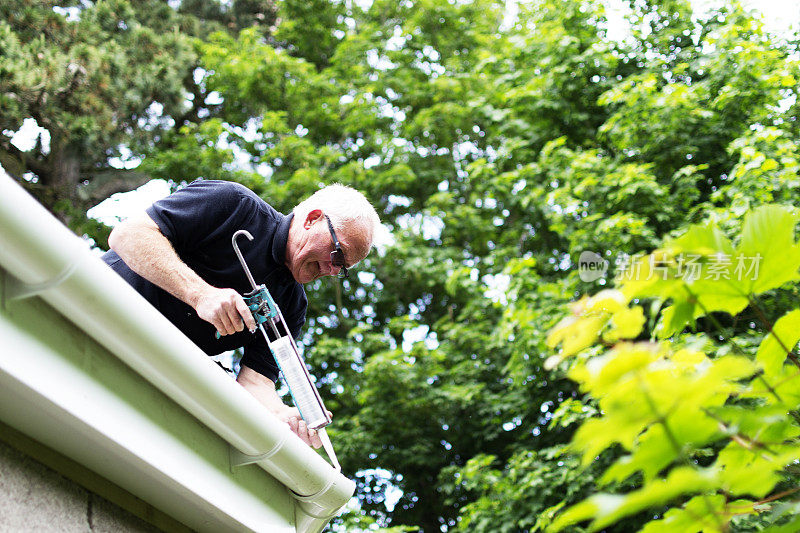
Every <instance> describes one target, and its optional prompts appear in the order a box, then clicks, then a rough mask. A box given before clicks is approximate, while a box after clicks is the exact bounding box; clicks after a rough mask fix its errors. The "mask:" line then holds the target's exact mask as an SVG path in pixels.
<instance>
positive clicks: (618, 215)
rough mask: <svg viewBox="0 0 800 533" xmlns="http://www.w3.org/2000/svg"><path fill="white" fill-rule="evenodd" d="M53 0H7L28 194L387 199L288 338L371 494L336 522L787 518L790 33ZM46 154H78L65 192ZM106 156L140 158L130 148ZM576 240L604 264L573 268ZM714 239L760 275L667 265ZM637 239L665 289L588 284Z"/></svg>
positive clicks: (745, 522)
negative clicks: (40, 135) (351, 269)
mask: <svg viewBox="0 0 800 533" xmlns="http://www.w3.org/2000/svg"><path fill="white" fill-rule="evenodd" d="M45 4H46V3H40V4H38V5H37V7H31V6H30V4H29V3H27V2H11V3H8V2H7V3H5V4H4V5H3V7H2V8H0V10H2V12H3V15H4V17H3V18H2V19H0V20H2V22H0V41H1V42H2V44H3V46H2V48H0V50H2V51H1V52H0V69H2V72H3V74H4V75H3V76H0V87H2V91H0V110H2V113H0V116H2V119H0V120H2V129H4V130H6V131H7V132H10V131H16V130H17V129H18V128H19V127H20V125H21V122H22V120H23V119H24V118H27V117H33V118H35V119H36V120H37V122H38V123H39V125H40V126H43V127H45V128H47V129H48V131H50V134H51V143H50V145H51V149H50V151H49V153H45V151H44V150H43V147H42V146H38V147H36V148H34V149H33V150H31V151H29V152H25V153H21V152H19V150H17V149H15V148H14V147H13V145H11V144H10V143H9V140H8V135H5V136H2V137H0V158H2V159H0V162H1V163H2V164H3V166H4V167H5V168H6V169H8V170H9V171H10V172H12V173H13V174H15V175H17V176H22V175H23V174H25V173H26V172H30V173H32V175H33V176H34V178H31V180H30V181H29V182H26V183H27V185H28V187H30V188H31V189H33V190H35V191H37V193H38V194H39V195H40V198H43V199H45V200H46V199H47V195H48V194H52V198H55V199H66V198H69V199H72V201H75V205H76V206H77V208H76V209H77V211H80V216H81V217H82V216H83V215H82V212H83V210H84V208H85V207H87V206H89V205H92V204H93V203H95V202H96V201H99V200H100V199H102V198H104V197H105V196H106V195H107V194H108V193H109V192H111V191H112V190H123V189H125V188H130V187H133V186H136V185H137V184H138V183H142V182H144V181H146V180H147V179H150V178H164V179H167V180H170V181H172V182H174V183H180V182H182V181H190V180H193V179H195V178H197V177H201V176H202V177H207V178H221V179H230V180H236V181H239V182H241V183H244V184H246V185H247V186H249V187H251V188H252V189H254V190H255V191H257V192H258V193H259V194H260V195H262V196H263V197H264V198H265V199H266V200H267V201H269V202H270V203H271V204H273V205H274V206H275V207H276V208H278V209H281V210H283V211H287V210H289V209H291V207H292V206H293V205H294V204H295V203H296V202H297V200H298V199H300V198H302V197H304V196H306V195H307V194H309V193H310V192H312V191H313V190H315V189H317V188H318V187H319V186H320V185H322V184H325V183H331V182H341V183H345V184H348V185H352V186H354V187H356V188H358V189H360V190H362V191H364V192H365V193H366V194H367V196H368V197H369V198H370V199H371V200H372V201H373V202H374V204H375V205H376V206H377V207H378V209H379V211H380V212H381V215H382V219H383V221H384V222H385V224H386V226H387V227H388V228H389V229H390V230H391V232H392V236H391V239H388V240H387V242H386V243H384V244H382V245H381V247H380V249H379V251H378V252H377V253H373V254H372V255H371V256H370V257H369V258H368V259H367V260H366V261H364V263H363V264H362V265H360V266H359V268H358V271H359V272H358V273H354V275H353V276H351V278H350V279H349V280H346V281H343V282H338V281H336V280H320V281H317V282H314V283H312V284H310V285H308V286H307V290H308V292H309V295H310V302H311V303H310V308H309V316H308V323H307V324H308V326H307V329H306V336H305V338H304V339H303V345H304V347H305V351H306V354H307V356H308V360H309V362H310V363H311V365H312V366H313V370H314V373H315V374H316V375H317V376H318V378H319V384H320V386H321V388H322V393H323V395H324V397H325V400H326V404H327V405H328V406H329V408H330V409H331V410H332V411H333V412H334V414H335V422H334V424H333V425H332V426H331V430H330V431H331V436H332V438H333V439H334V441H335V443H336V446H337V449H338V450H339V454H340V459H341V461H342V464H343V467H344V470H345V471H346V472H347V473H348V474H350V475H352V476H354V477H355V479H356V480H357V482H358V494H357V495H358V502H357V505H356V506H355V507H354V509H353V510H351V511H350V512H349V513H348V514H347V515H345V516H343V517H341V518H339V524H340V527H342V528H346V529H347V530H348V531H350V530H358V529H359V528H362V529H377V528H380V527H392V528H395V529H394V530H396V531H400V530H407V531H417V530H424V531H426V532H432V531H441V530H451V531H454V530H464V531H471V532H484V531H485V532H495V531H523V530H531V531H539V530H542V529H543V528H546V527H548V526H551V527H558V526H561V525H565V526H566V524H567V523H569V524H571V525H569V526H567V527H568V528H569V529H570V530H574V531H580V530H582V529H583V528H585V527H590V528H591V527H596V528H604V529H605V530H607V531H620V532H627V531H635V530H638V529H641V528H650V529H652V528H658V527H662V528H670V527H672V526H673V525H674V524H688V525H686V526H685V530H687V531H689V530H692V528H695V529H697V527H696V526H697V524H700V523H703V524H704V523H705V522H703V521H704V520H706V519H708V525H707V526H703V527H706V528H707V530H710V531H713V530H714V528H718V527H720V524H722V525H723V526H725V525H726V524H730V527H731V528H741V529H742V530H747V529H748V528H751V529H755V528H757V527H760V526H762V525H764V524H766V523H776V524H777V523H780V520H784V519H785V518H781V516H787V517H788V516H791V515H792V514H793V510H794V507H793V505H795V504H793V503H792V495H791V494H788V493H787V494H785V495H784V494H783V493H785V492H786V491H787V490H790V486H791V479H793V478H791V476H792V475H794V474H793V472H792V468H788V470H787V469H786V468H783V467H785V466H786V465H789V464H790V463H791V461H792V457H793V456H791V453H793V452H791V451H790V450H789V449H788V448H789V447H788V446H787V445H786V442H784V441H785V440H787V439H792V438H794V437H795V434H794V431H795V429H794V428H795V427H796V424H795V422H794V419H793V418H791V416H788V417H787V413H790V412H792V411H793V410H794V407H792V406H791V405H789V403H788V402H791V398H792V397H793V396H792V394H793V393H792V392H791V387H792V385H791V383H792V382H791V380H790V379H789V377H790V376H791V371H792V370H793V367H792V366H790V365H785V364H784V363H783V361H784V359H785V358H786V357H785V356H784V354H785V353H788V352H789V351H791V350H790V349H791V348H792V347H791V346H789V344H791V343H792V342H793V341H794V340H796V339H795V338H794V336H793V335H794V332H795V330H796V328H794V327H793V325H794V322H795V321H796V315H795V314H794V310H795V308H796V307H797V304H796V302H797V297H798V287H797V285H796V282H795V278H794V275H795V274H796V266H794V267H793V263H791V262H790V259H791V258H792V257H794V256H793V255H792V254H794V250H795V246H796V245H795V241H794V238H793V236H792V234H791V232H790V231H789V230H790V229H791V226H792V224H793V220H794V218H793V217H794V214H793V212H792V211H791V210H788V208H780V207H775V206H772V207H768V208H766V207H762V206H765V205H767V204H783V205H791V203H793V202H795V201H796V200H795V198H796V195H797V189H798V186H800V182H799V181H798V177H797V169H798V139H799V137H798V135H799V134H800V130H798V124H797V120H796V115H797V112H796V111H797V109H796V108H797V101H796V95H797V91H798V79H800V75H799V74H798V62H797V59H796V57H797V56H796V47H795V43H793V42H784V41H781V40H779V39H778V38H776V37H775V36H772V35H769V34H768V33H767V32H766V31H765V30H764V28H763V27H762V25H761V23H760V22H759V20H758V19H757V18H756V17H754V16H753V15H752V14H750V13H748V12H746V11H745V10H744V9H743V8H742V7H741V6H740V5H739V4H738V3H735V2H730V3H725V4H720V5H719V6H717V9H715V10H714V11H713V12H710V13H708V14H702V13H693V12H692V9H691V5H690V4H689V3H688V2H687V1H681V0H658V1H656V0H641V1H639V0H637V1H631V2H629V14H628V18H629V24H630V32H629V34H628V35H627V36H625V37H624V38H622V39H612V38H610V37H609V35H608V32H607V28H608V25H609V23H608V20H607V16H606V13H605V10H604V7H603V4H602V3H601V2H597V1H581V0H559V1H554V0H535V1H532V2H524V3H523V2H521V3H519V5H518V9H519V12H518V13H517V14H516V16H514V17H511V16H509V14H508V12H507V10H506V6H505V3H504V2H501V1H493V0H472V1H468V2H466V1H465V2H461V1H459V2H444V1H439V0H415V1H412V0H409V1H401V2H397V1H395V0H391V1H390V0H374V1H373V2H371V3H370V2H351V1H327V0H315V1H311V2H299V1H294V0H284V1H280V2H276V3H274V4H272V3H268V2H252V1H236V2H198V1H188V0H184V1H183V2H169V3H164V2H134V1H132V0H130V1H125V0H115V1H113V2H112V1H98V2H94V3H90V2H81V3H77V2H75V3H72V4H70V3H58V4H55V3H52V4H46V5H45ZM70 6H73V8H74V10H77V13H78V15H79V16H78V17H77V18H75V17H72V18H67V17H66V16H64V15H63V14H62V12H63V10H62V9H61V8H66V7H70ZM54 7H57V8H59V9H56V10H54V9H53V8H54ZM79 28H80V31H79ZM45 30H47V31H45ZM40 54H41V57H40ZM69 65H74V66H72V67H70V66H69ZM78 67H79V68H78ZM70 68H72V69H76V68H77V71H76V72H78V73H79V75H78V76H77V77H75V74H74V73H73V72H72V71H71V70H70ZM81 69H82V70H81ZM72 80H76V81H74V83H73V82H72ZM90 80H91V81H90ZM65 91H66V92H65ZM154 102H158V105H157V106H156V105H154ZM59 143H67V145H68V146H71V147H77V148H72V149H73V150H77V153H79V154H80V161H81V168H80V173H79V174H80V179H78V180H77V181H72V182H70V183H72V184H73V186H72V187H71V188H69V190H66V189H65V190H63V191H58V190H56V189H53V188H52V183H54V182H53V181H52V180H51V178H50V177H49V176H50V174H48V173H47V169H49V168H51V167H52V168H61V167H59V166H58V165H55V161H56V160H57V158H58V156H57V153H58V152H57V150H56V147H58V146H61V145H62V144H59ZM123 153H125V154H127V153H130V156H129V157H130V159H135V158H140V159H141V163H140V164H139V165H138V166H137V167H136V168H134V169H131V170H127V169H119V168H115V167H114V166H113V164H112V163H113V160H114V157H115V156H118V155H121V154H123ZM48 165H50V166H48ZM117 166H119V165H117ZM106 173H108V174H106ZM123 174H124V175H125V176H126V177H125V183H126V185H125V186H124V187H122V186H119V187H113V188H108V189H104V188H103V187H101V185H102V183H104V182H103V181H102V180H101V179H100V178H101V177H102V176H106V175H108V176H109V177H110V176H112V175H113V176H121V175H123ZM75 175H77V174H75V173H73V174H71V176H75ZM27 176H28V177H30V176H31V174H27ZM133 176H138V177H136V178H134V177H133ZM34 181H36V183H34ZM48 191H52V192H48ZM92 191H96V192H92ZM100 191H102V192H100ZM76 198H86V199H87V200H86V203H80V202H77V201H76V200H75V199H76ZM48 205H50V206H51V207H53V208H54V209H56V210H61V213H62V216H64V217H65V218H68V217H70V216H73V217H77V215H75V214H69V213H70V212H69V211H64V210H63V206H62V205H61V204H58V202H57V201H49V202H48ZM64 213H67V214H66V215H64ZM746 213H750V215H748V216H747V218H746V219H745V214H746ZM78 218H80V217H78ZM75 220H77V218H76V219H75ZM690 224H694V225H693V226H689V225H690ZM78 226H79V225H78V224H77V223H73V227H76V228H78ZM765 227H766V228H769V230H765V229H764V228H765ZM778 228H781V231H780V232H778V231H775V230H777V229H778ZM79 231H80V229H79ZM728 239H732V240H730V241H729V240H728ZM583 251H594V252H597V253H599V254H600V255H601V257H602V258H605V259H606V260H607V261H608V263H609V270H608V273H607V275H606V276H605V278H603V279H602V280H599V281H595V282H585V281H582V280H581V279H580V277H579V275H578V274H579V273H578V271H577V262H578V258H579V256H580V254H581V252H583ZM656 251H658V253H663V254H665V255H663V257H661V256H656V255H654V254H655V253H656ZM716 252H721V253H723V254H727V255H729V256H730V257H735V256H736V254H737V253H741V254H743V255H753V254H754V253H755V254H759V253H760V254H761V255H762V257H763V260H762V263H761V264H760V268H761V271H760V273H759V277H758V279H757V280H756V281H755V282H753V283H752V284H747V283H742V284H738V285H737V284H728V283H723V282H721V281H720V280H698V281H696V282H695V283H693V284H691V286H689V284H686V283H683V282H682V281H681V279H680V278H679V277H676V274H675V273H676V272H677V268H678V266H677V264H678V258H679V257H681V255H680V254H681V253H683V254H684V257H685V256H686V255H688V254H692V255H699V256H700V257H701V258H702V260H700V259H698V260H697V261H696V263H697V264H699V265H700V267H699V268H700V269H701V273H703V274H704V273H707V272H708V271H709V269H710V268H711V266H712V260H713V258H714V257H716V256H715V255H714V254H715V253H716ZM778 253H779V254H781V260H780V261H776V259H775V258H776V257H777V255H776V254H778ZM647 257H660V259H659V262H658V263H657V266H659V267H663V268H662V270H660V271H659V272H661V271H666V272H667V273H668V274H669V276H672V277H670V278H669V279H667V280H660V278H659V283H658V284H656V283H653V284H639V285H637V284H636V283H634V282H633V281H629V282H624V283H623V282H622V281H619V282H617V287H616V288H615V289H614V291H612V292H606V293H600V294H595V295H594V296H592V297H591V298H588V297H587V298H586V299H580V295H581V294H584V293H597V292H598V289H599V288H606V287H610V286H611V283H612V281H611V280H612V278H613V274H614V273H615V272H616V273H619V272H620V271H622V270H623V267H625V266H629V265H632V264H634V263H635V261H636V260H638V261H640V262H639V263H636V264H641V265H642V266H641V267H640V268H643V269H644V268H645V266H646V265H649V263H648V261H647V260H646V259H644V258H647ZM792 260H793V259H792ZM662 263H663V265H662ZM654 264H655V263H654ZM692 268H698V267H694V266H693V267H692ZM715 268H718V267H716V266H715ZM735 268H736V263H735V262H734V261H732V262H731V264H730V265H729V269H728V270H723V273H726V272H727V273H728V274H729V275H731V276H732V275H733V274H735ZM792 268H794V270H791V269H792ZM703 269H705V270H703ZM720 276H721V274H720ZM718 281H719V282H718ZM712 282H713V283H712ZM598 283H604V284H605V287H603V286H598ZM686 287H688V289H687V288H686ZM569 302H572V304H570V305H572V309H573V311H572V312H573V313H574V316H573V318H572V319H571V320H572V322H570V323H569V324H566V323H562V324H561V326H560V328H559V329H556V330H554V331H555V332H556V333H553V334H552V335H553V336H551V338H550V343H549V344H550V345H548V332H549V331H551V330H552V328H553V327H554V326H556V324H558V323H559V322H560V320H561V319H562V318H563V315H564V308H565V306H566V305H568V304H569ZM762 314H763V315H764V317H763V318H762V316H761V315H762ZM784 316H785V318H781V317H784ZM770 324H772V325H770ZM770 331H775V332H776V334H775V335H771V334H770ZM559 332H560V333H559ZM559 335H560V337H559ZM769 339H773V340H769ZM778 339H780V341H781V342H780V343H779V342H778ZM556 342H558V343H560V344H559V346H560V349H561V354H560V355H557V356H555V358H551V357H554V352H553V349H552V348H551V346H552V345H554V343H556ZM781 343H782V344H783V345H784V346H781ZM787 343H788V344H787ZM792 346H793V345H792ZM784 348H786V350H785V352H784V351H783V349H784ZM548 359H549V361H550V364H549V365H545V361H548ZM790 361H791V359H790ZM602 369H604V370H605V371H604V372H600V370H602ZM596 372H599V373H596ZM640 382H641V383H644V385H641V384H640ZM767 384H768V385H769V387H771V388H772V389H773V390H774V391H776V392H777V396H779V397H780V399H779V398H777V397H776V396H775V395H774V394H772V392H771V391H770V390H769V389H768V388H767ZM637 387H638V388H637ZM784 389H785V390H784ZM642 391H646V394H645V393H644V392H642ZM765 391H766V392H765ZM648 398H650V399H651V400H652V406H651V405H650V403H648ZM670 402H672V403H670ZM742 443H744V444H749V445H750V446H751V448H750V449H748V448H747V447H746V446H743V444H742ZM676 444H677V445H676ZM761 445H763V446H766V447H768V448H769V450H770V451H768V452H765V454H753V453H752V451H751V450H752V449H757V448H758V446H761ZM748 454H749V455H748ZM739 466H741V468H738V467H739ZM782 468H783V470H781V469H782ZM751 474H752V476H753V483H752V484H753V487H754V488H753V489H746V488H743V485H744V484H745V482H744V481H743V480H748V482H749V479H750V478H749V476H750V475H751ZM756 474H757V477H756ZM737 476H739V477H737ZM787 476H788V477H787ZM598 485H600V486H602V487H603V489H602V490H603V491H604V492H603V493H601V494H600V495H595V496H591V494H592V493H594V492H596V490H597V489H596V487H597V486H598ZM756 485H757V487H756ZM747 490H753V491H755V492H752V493H749V492H747ZM779 496H780V497H779ZM587 498H588V499H587ZM767 507H769V510H767ZM603 513H605V514H603ZM773 513H774V514H773ZM781 513H783V514H781ZM653 516H658V519H657V520H656V521H652V522H651V520H652V518H653ZM590 520H594V521H593V522H591V524H590V525H588V526H587V525H586V523H587V522H588V521H590ZM691 520H695V521H694V522H692V521H691ZM659 524H660V525H659ZM787 527H788V526H787ZM676 528H677V526H676ZM675 530H680V529H675Z"/></svg>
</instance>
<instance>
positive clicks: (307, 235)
mask: <svg viewBox="0 0 800 533" xmlns="http://www.w3.org/2000/svg"><path fill="white" fill-rule="evenodd" d="M297 235H298V237H297V240H296V246H294V247H293V250H287V259H286V266H287V267H288V268H289V270H290V271H291V272H292V276H293V277H294V279H295V280H296V281H297V282H298V283H309V282H311V281H314V280H315V279H317V278H321V277H322V276H335V275H337V274H338V273H339V270H340V269H339V267H336V266H333V264H332V263H331V252H333V251H334V249H335V247H334V244H333V238H332V237H331V234H330V230H329V229H328V222H327V220H326V219H325V216H324V214H323V213H322V211H320V210H318V209H315V210H313V211H311V213H309V214H308V216H307V217H306V218H305V220H304V221H303V224H302V226H301V227H300V228H299V229H298V234H297ZM336 236H337V237H338V239H339V244H340V245H341V247H342V251H343V252H344V255H345V264H346V265H347V266H348V267H351V266H353V265H354V264H355V263H357V262H358V261H360V260H361V259H363V258H364V257H365V256H366V255H367V254H366V252H365V250H368V249H369V245H368V243H367V242H366V239H365V238H364V237H363V236H362V235H359V234H358V232H354V231H348V230H347V229H345V230H338V231H336Z"/></svg>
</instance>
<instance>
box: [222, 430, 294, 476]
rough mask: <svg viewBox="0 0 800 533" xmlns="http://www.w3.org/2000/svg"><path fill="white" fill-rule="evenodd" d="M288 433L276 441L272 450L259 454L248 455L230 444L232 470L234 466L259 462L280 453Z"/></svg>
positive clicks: (229, 452)
mask: <svg viewBox="0 0 800 533" xmlns="http://www.w3.org/2000/svg"><path fill="white" fill-rule="evenodd" d="M287 435H288V433H287V434H284V435H283V437H282V438H281V439H280V440H279V441H278V442H276V443H275V445H274V446H273V447H272V449H271V450H269V451H268V452H265V453H261V454H259V455H247V454H246V453H242V452H240V451H239V450H237V449H236V448H234V447H233V446H229V448H228V456H229V458H230V462H231V472H233V468H234V467H236V466H245V465H250V464H253V463H258V462H260V461H264V460H266V459H269V458H270V457H272V456H273V455H275V454H276V453H278V452H279V451H280V450H281V448H283V445H284V444H285V443H286V436H287Z"/></svg>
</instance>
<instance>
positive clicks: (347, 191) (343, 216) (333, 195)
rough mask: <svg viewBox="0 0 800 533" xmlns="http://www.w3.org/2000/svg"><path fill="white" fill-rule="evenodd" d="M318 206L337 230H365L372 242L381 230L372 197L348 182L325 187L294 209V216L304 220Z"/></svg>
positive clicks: (369, 240)
mask: <svg viewBox="0 0 800 533" xmlns="http://www.w3.org/2000/svg"><path fill="white" fill-rule="evenodd" d="M314 209H321V210H322V212H323V213H325V214H326V215H328V217H329V218H330V220H331V223H332V224H333V227H334V229H336V230H343V229H345V228H352V227H353V226H355V228H357V229H359V230H361V231H363V232H364V234H365V236H366V237H367V239H368V242H369V243H372V241H373V239H374V238H375V235H376V234H377V233H378V231H379V228H380V225H381V220H380V217H379V216H378V212H377V211H375V208H374V207H373V206H372V204H371V203H369V200H367V198H366V197H365V196H364V195H363V194H361V193H360V192H358V191H357V190H355V189H353V188H352V187H348V186H347V185H342V184H340V183H335V184H333V185H328V186H327V187H324V188H322V189H320V190H318V191H317V192H315V193H314V194H312V195H311V196H309V197H308V198H306V199H305V200H303V201H302V202H300V203H299V204H297V207H295V208H294V210H293V213H294V216H295V217H296V218H298V219H301V220H302V219H304V218H305V217H306V215H308V213H310V212H311V211H313V210H314Z"/></svg>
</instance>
